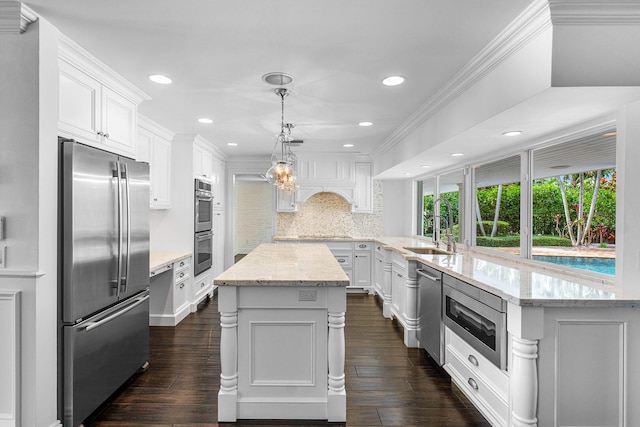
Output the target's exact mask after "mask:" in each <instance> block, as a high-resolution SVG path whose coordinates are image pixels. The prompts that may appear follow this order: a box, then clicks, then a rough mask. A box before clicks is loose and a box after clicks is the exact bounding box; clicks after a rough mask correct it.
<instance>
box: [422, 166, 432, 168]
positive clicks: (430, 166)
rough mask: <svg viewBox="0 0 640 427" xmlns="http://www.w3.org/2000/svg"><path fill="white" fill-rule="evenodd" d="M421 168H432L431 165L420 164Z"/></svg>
mask: <svg viewBox="0 0 640 427" xmlns="http://www.w3.org/2000/svg"><path fill="white" fill-rule="evenodd" d="M420 167H421V168H430V167H431V165H420Z"/></svg>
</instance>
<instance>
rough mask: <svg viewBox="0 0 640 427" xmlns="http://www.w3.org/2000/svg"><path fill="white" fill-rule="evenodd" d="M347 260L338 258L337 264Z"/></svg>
mask: <svg viewBox="0 0 640 427" xmlns="http://www.w3.org/2000/svg"><path fill="white" fill-rule="evenodd" d="M346 261H347V260H346V259H344V258H338V262H346Z"/></svg>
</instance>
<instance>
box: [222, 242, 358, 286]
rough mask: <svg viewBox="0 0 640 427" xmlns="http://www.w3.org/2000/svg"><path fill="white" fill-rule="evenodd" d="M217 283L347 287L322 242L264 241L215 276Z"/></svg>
mask: <svg viewBox="0 0 640 427" xmlns="http://www.w3.org/2000/svg"><path fill="white" fill-rule="evenodd" d="M213 283H214V284H215V285H218V286H345V287H346V286H348V285H349V278H348V277H347V275H346V274H345V272H344V270H343V269H342V267H340V264H338V262H337V261H336V258H335V257H334V256H333V254H332V253H331V251H330V250H329V248H328V247H327V246H326V245H323V244H309V245H298V244H294V243H289V244H287V243H280V244H273V243H263V244H261V245H260V246H258V247H257V248H256V249H254V250H253V251H251V252H249V254H248V255H247V256H245V257H244V258H242V259H241V260H240V261H239V262H238V263H236V264H234V265H233V266H231V268H229V269H227V270H226V271H224V272H223V273H221V274H220V275H219V276H218V277H216V278H215V279H213Z"/></svg>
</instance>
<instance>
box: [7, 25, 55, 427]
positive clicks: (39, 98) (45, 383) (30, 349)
mask: <svg viewBox="0 0 640 427" xmlns="http://www.w3.org/2000/svg"><path fill="white" fill-rule="evenodd" d="M57 43H58V31H57V30H56V29H55V28H54V27H53V26H51V25H50V24H49V23H48V22H47V21H45V20H43V19H40V20H39V21H38V22H36V23H33V24H31V25H30V26H29V27H28V29H27V31H26V32H25V33H23V34H18V33H17V32H16V33H15V34H14V33H11V34H6V33H3V34H0V70H2V81H3V84H1V85H0V129H2V132H1V133H0V201H1V205H0V215H3V216H6V218H7V224H6V232H7V239H6V240H5V241H4V242H2V243H3V244H6V245H7V246H8V250H7V268H6V269H5V270H0V288H2V289H13V290H20V291H21V292H22V298H21V299H22V307H21V309H22V317H21V319H20V320H21V328H22V330H21V341H22V342H21V352H22V355H21V356H22V357H21V360H20V364H21V369H20V383H21V389H22V390H21V396H20V399H19V400H20V405H21V406H22V409H21V420H20V423H19V425H20V426H24V427H40V426H51V425H55V424H57V401H56V396H57V392H56V388H57V352H56V349H57V340H56V337H57V221H58V217H57V209H58V205H57V195H58V187H57V185H58V173H57V171H58V160H57V159H58V143H57V124H58V122H57V121H58V117H57V110H58V71H57V70H58V66H57V64H58V62H57V61H58V60H57V55H58V45H57Z"/></svg>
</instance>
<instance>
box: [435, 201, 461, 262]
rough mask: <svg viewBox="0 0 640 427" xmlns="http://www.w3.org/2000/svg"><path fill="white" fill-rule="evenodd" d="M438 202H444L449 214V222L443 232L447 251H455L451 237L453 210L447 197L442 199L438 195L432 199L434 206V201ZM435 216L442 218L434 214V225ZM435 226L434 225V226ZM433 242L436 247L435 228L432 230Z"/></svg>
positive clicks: (454, 243)
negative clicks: (444, 232) (445, 230)
mask: <svg viewBox="0 0 640 427" xmlns="http://www.w3.org/2000/svg"><path fill="white" fill-rule="evenodd" d="M438 202H445V203H446V204H447V209H448V214H449V224H448V226H447V232H446V234H445V237H446V238H447V252H453V253H455V252H456V242H455V240H454V239H453V210H452V209H451V202H449V200H447V199H443V198H441V197H438V198H437V199H435V200H434V201H433V206H434V207H435V205H436V203H438ZM436 218H442V216H441V215H437V216H436V215H434V216H433V219H434V221H433V222H434V225H435V219H436ZM434 228H435V227H434ZM433 231H434V232H433V242H434V243H435V245H436V247H438V243H439V242H438V240H437V237H436V233H435V229H434V230H433Z"/></svg>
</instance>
